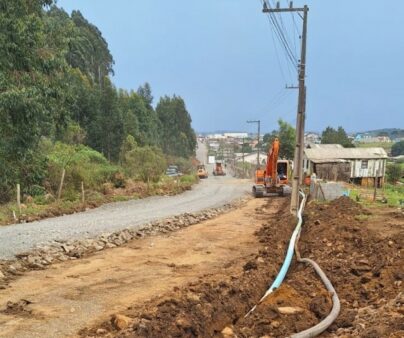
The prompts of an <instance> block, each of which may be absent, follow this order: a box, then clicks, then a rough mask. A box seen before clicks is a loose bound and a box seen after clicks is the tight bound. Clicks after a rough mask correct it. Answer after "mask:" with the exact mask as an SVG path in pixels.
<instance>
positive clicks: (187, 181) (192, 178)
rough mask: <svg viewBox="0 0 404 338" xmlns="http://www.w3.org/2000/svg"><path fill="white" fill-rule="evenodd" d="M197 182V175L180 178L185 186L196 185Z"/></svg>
mask: <svg viewBox="0 0 404 338" xmlns="http://www.w3.org/2000/svg"><path fill="white" fill-rule="evenodd" d="M197 180H198V178H197V176H196V175H184V176H181V177H180V182H181V183H185V184H194V183H195V182H196V181H197Z"/></svg>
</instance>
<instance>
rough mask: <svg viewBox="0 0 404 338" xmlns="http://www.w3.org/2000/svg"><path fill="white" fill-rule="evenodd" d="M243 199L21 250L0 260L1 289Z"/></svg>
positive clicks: (196, 219) (194, 221)
mask: <svg viewBox="0 0 404 338" xmlns="http://www.w3.org/2000/svg"><path fill="white" fill-rule="evenodd" d="M245 201H246V199H241V200H237V201H235V202H233V203H230V204H226V205H223V206H222V207H219V208H213V209H207V210H203V211H201V212H197V213H185V214H182V215H178V216H174V217H171V218H166V219H162V220H157V221H154V222H151V223H147V224H145V225H143V226H141V227H140V228H138V229H131V228H127V229H123V230H120V231H116V232H113V233H104V234H101V235H100V236H98V237H96V238H87V239H83V240H76V241H69V240H67V241H65V240H56V241H54V242H52V243H50V244H48V245H44V246H40V247H38V248H36V249H33V250H32V251H30V252H25V253H20V254H18V255H16V259H15V260H12V261H10V260H4V261H0V289H2V288H5V287H6V286H7V284H8V282H9V281H10V280H12V279H14V278H15V277H17V276H20V275H22V274H23V273H24V272H26V271H29V270H42V269H45V268H46V267H47V266H49V265H51V264H53V263H57V262H64V261H67V260H75V259H79V258H81V257H84V256H88V255H90V254H92V253H94V252H97V251H101V250H104V249H108V248H115V247H118V246H121V245H123V244H125V243H128V242H129V241H132V240H135V239H139V238H142V237H144V236H151V235H157V234H161V233H164V234H165V233H169V232H172V231H176V230H179V229H182V228H185V227H188V226H190V225H193V224H197V223H200V222H202V221H205V220H208V219H212V218H214V217H216V216H218V215H220V214H222V213H224V212H226V211H228V210H230V209H233V208H237V207H238V206H239V205H241V204H243V203H245Z"/></svg>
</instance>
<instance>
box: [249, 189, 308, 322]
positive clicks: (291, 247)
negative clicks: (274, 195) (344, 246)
mask: <svg viewBox="0 0 404 338" xmlns="http://www.w3.org/2000/svg"><path fill="white" fill-rule="evenodd" d="M300 196H302V198H303V199H302V202H301V203H300V208H299V211H298V213H297V218H298V222H297V225H296V227H295V230H294V231H293V234H292V237H291V238H290V242H289V247H288V251H287V252H286V257H285V260H284V261H283V264H282V267H281V270H280V271H279V273H278V275H277V276H276V278H275V280H274V282H273V283H272V285H271V287H270V288H269V289H268V290H267V291H266V292H265V294H264V295H263V296H262V298H261V299H260V301H259V302H258V304H260V303H261V302H263V301H264V299H265V298H267V297H268V295H270V294H271V293H272V292H274V291H275V290H276V289H277V288H279V287H280V286H281V284H282V282H283V280H284V279H285V277H286V274H287V272H288V270H289V267H290V264H291V263H292V259H293V253H294V250H295V243H296V239H297V236H298V235H299V233H300V229H301V227H302V223H303V217H302V213H303V209H304V206H305V204H306V195H305V194H304V193H303V192H302V191H300ZM258 304H257V305H258ZM257 305H255V306H254V307H253V308H252V309H251V310H250V311H249V312H248V313H247V314H246V315H245V317H247V316H248V315H249V314H250V313H251V312H253V311H254V310H255V308H256V307H257Z"/></svg>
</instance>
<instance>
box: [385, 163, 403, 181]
mask: <svg viewBox="0 0 404 338" xmlns="http://www.w3.org/2000/svg"><path fill="white" fill-rule="evenodd" d="M386 175H387V180H388V181H389V182H390V183H393V184H394V183H396V182H398V181H399V180H400V178H401V177H402V176H403V170H402V167H401V165H400V164H399V163H392V164H388V165H387V170H386Z"/></svg>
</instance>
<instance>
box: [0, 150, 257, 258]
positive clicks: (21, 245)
mask: <svg viewBox="0 0 404 338" xmlns="http://www.w3.org/2000/svg"><path fill="white" fill-rule="evenodd" d="M197 156H198V158H199V159H200V160H201V162H205V163H206V149H205V147H204V145H202V144H199V147H198V150H197ZM209 171H210V173H211V172H212V168H211V167H210V168H209ZM250 186H251V182H248V181H246V180H238V179H235V178H232V177H230V176H224V177H214V176H213V175H212V174H211V175H210V176H209V178H208V179H206V180H202V181H201V182H200V184H198V185H196V186H195V187H194V188H193V189H192V190H191V191H187V192H185V193H183V194H180V195H177V196H157V197H150V198H145V199H142V200H133V201H127V202H117V203H111V204H105V205H103V206H101V207H99V208H97V209H92V210H89V211H86V212H82V213H77V214H72V215H66V216H62V217H55V218H50V219H45V220H42V221H38V222H32V223H25V224H13V225H8V226H3V227H0V259H10V258H12V257H13V256H14V255H15V254H17V253H20V252H23V251H28V250H30V249H32V248H33V247H35V246H38V245H43V244H46V243H49V242H51V241H54V240H76V239H83V238H91V237H95V236H97V235H99V234H101V233H106V232H113V231H116V230H121V229H124V228H128V227H130V228H136V227H140V226H141V225H143V224H145V223H148V222H150V221H154V220H157V219H160V218H165V217H171V216H174V215H178V214H182V213H185V212H197V211H200V210H203V209H207V208H212V207H218V206H221V205H223V204H226V203H228V202H230V201H231V200H234V199H236V198H238V197H241V196H243V195H244V194H246V193H247V192H248V191H249V190H250Z"/></svg>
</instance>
